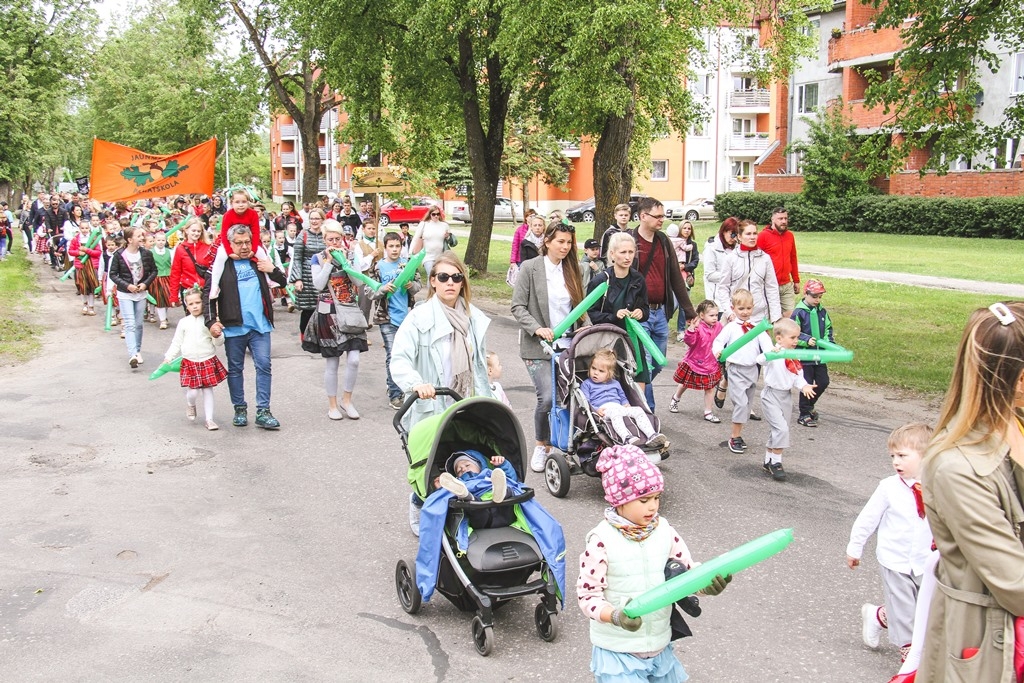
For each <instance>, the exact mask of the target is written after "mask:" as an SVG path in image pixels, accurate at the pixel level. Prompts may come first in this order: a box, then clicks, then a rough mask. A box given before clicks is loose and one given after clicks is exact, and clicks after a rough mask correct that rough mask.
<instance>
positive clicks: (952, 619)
mask: <svg viewBox="0 0 1024 683" xmlns="http://www.w3.org/2000/svg"><path fill="white" fill-rule="evenodd" d="M979 436H980V435H979V434H977V433H972V434H970V435H968V437H966V438H965V439H964V440H965V441H971V440H973V439H975V438H978V437H979ZM1009 451H1010V448H1009V446H1008V445H1007V444H1006V442H1005V441H1004V440H1003V439H1002V438H1001V437H998V436H989V437H988V438H987V439H986V440H984V441H982V442H981V443H978V444H974V445H969V446H960V447H958V448H951V449H949V450H945V451H941V452H938V453H930V454H929V457H928V458H927V459H926V460H925V462H924V468H923V474H922V480H923V483H924V503H925V508H926V511H927V517H928V523H929V524H930V525H931V528H932V534H933V535H934V536H935V544H936V546H937V547H938V550H939V553H940V555H941V559H940V560H939V564H938V567H937V568H936V570H935V573H936V577H937V578H938V581H939V585H938V590H936V591H935V596H934V598H933V600H932V604H931V612H930V614H929V616H928V628H927V632H926V634H925V642H924V652H923V654H922V657H921V665H920V668H919V669H918V672H917V679H916V680H917V681H918V682H919V683H930V682H931V681H936V682H938V681H944V682H949V683H960V682H962V683H1015V680H1016V678H1015V676H1014V672H1013V648H1014V628H1013V619H1014V615H1024V545H1022V543H1021V524H1022V523H1024V507H1022V505H1021V500H1020V496H1019V494H1018V493H1017V492H1015V491H1014V488H1013V485H1012V483H1011V481H1010V479H1011V476H1012V478H1013V479H1015V480H1016V487H1017V491H1024V471H1022V469H1021V468H1020V467H1019V466H1017V465H1016V464H1013V466H1012V475H1011V476H1007V472H1008V471H1009V469H1008V468H1007V467H1006V465H1004V462H1012V461H1008V460H1007V458H1008V457H1009ZM975 647H976V648H979V651H978V653H977V654H976V655H974V656H973V657H970V658H968V659H963V654H964V650H965V649H967V648H975Z"/></svg>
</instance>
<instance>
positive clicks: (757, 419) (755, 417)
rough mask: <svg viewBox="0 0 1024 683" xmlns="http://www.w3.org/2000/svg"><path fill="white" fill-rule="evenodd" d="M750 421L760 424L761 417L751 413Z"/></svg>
mask: <svg viewBox="0 0 1024 683" xmlns="http://www.w3.org/2000/svg"><path fill="white" fill-rule="evenodd" d="M750 419H751V420H753V421H754V422H760V421H761V416H760V415H756V414H754V413H751V414H750Z"/></svg>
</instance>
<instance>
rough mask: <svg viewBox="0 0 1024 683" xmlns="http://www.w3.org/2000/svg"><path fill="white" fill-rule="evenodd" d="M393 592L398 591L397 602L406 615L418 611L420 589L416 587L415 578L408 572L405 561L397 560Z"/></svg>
mask: <svg viewBox="0 0 1024 683" xmlns="http://www.w3.org/2000/svg"><path fill="white" fill-rule="evenodd" d="M395 590H396V591H398V602H400V603H402V609H404V610H405V611H406V613H407V614H416V613H417V612H419V611H420V589H419V588H417V587H416V577H415V576H414V575H413V573H412V572H410V571H409V565H407V564H406V563H405V560H399V561H398V566H396V567H395Z"/></svg>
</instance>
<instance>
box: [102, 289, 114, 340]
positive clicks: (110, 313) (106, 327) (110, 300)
mask: <svg viewBox="0 0 1024 683" xmlns="http://www.w3.org/2000/svg"><path fill="white" fill-rule="evenodd" d="M113 322H114V295H113V294H111V295H110V296H108V297H107V317H106V319H105V321H104V323H103V331H104V332H110V326H111V324H112V323H113Z"/></svg>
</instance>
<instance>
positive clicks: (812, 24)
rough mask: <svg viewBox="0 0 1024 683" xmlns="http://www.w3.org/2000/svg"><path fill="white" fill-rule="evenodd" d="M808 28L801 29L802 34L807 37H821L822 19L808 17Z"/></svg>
mask: <svg viewBox="0 0 1024 683" xmlns="http://www.w3.org/2000/svg"><path fill="white" fill-rule="evenodd" d="M807 24H808V25H807V26H804V27H802V28H801V29H800V33H802V34H804V35H805V36H819V35H821V17H820V16H814V17H807Z"/></svg>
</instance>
